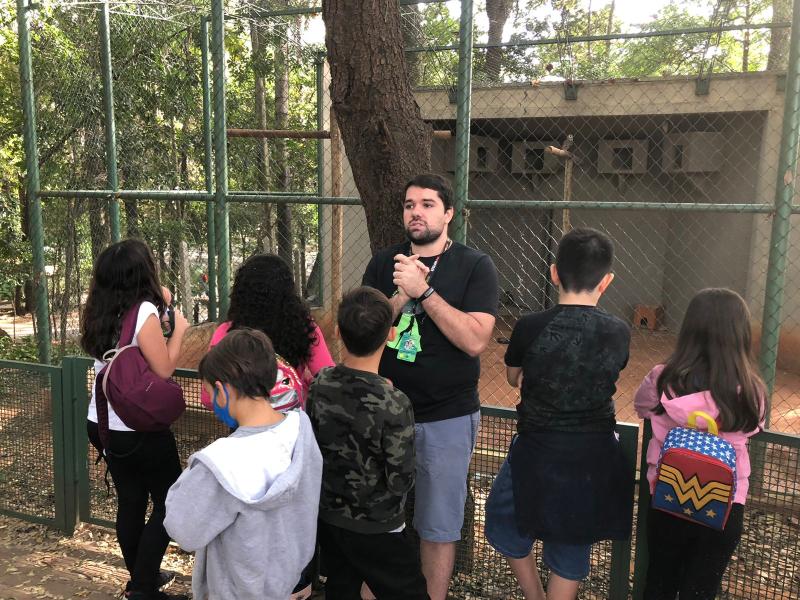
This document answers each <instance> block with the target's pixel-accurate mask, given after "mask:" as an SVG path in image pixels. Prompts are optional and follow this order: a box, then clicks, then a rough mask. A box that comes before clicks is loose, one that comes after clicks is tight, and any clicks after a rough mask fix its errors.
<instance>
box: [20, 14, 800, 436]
mask: <svg viewBox="0 0 800 600" xmlns="http://www.w3.org/2000/svg"><path fill="white" fill-rule="evenodd" d="M779 4H780V3H779ZM781 6H782V5H781ZM781 6H776V9H775V11H774V14H773V13H772V12H770V10H766V9H763V7H761V5H759V6H755V5H753V6H751V5H750V3H746V6H745V5H743V4H742V3H736V2H727V1H721V2H717V3H707V2H701V1H699V0H697V1H695V0H685V1H684V2H679V3H663V6H662V4H660V3H655V4H654V5H653V6H652V7H650V8H649V9H648V10H647V11H642V10H639V9H630V11H628V12H624V11H621V10H620V9H618V8H617V9H616V10H615V5H614V3H598V2H595V3H593V4H591V3H585V2H577V3H574V2H573V3H570V2H561V1H559V0H552V1H544V0H543V1H531V2H522V1H520V2H511V1H508V0H488V1H487V2H484V3H478V4H476V5H475V6H474V7H473V6H472V3H471V2H463V3H456V2H446V3H445V2H428V3H409V2H401V6H400V10H401V27H402V33H403V40H404V43H405V44H406V48H407V52H406V62H407V68H408V71H409V78H410V81H411V83H412V86H413V87H414V89H415V97H416V101H417V103H418V105H419V107H420V111H421V116H422V118H423V119H425V120H426V121H427V122H428V123H430V125H431V128H432V130H433V131H434V135H433V138H432V141H431V149H432V156H431V168H432V170H434V171H438V172H442V173H445V174H449V175H451V176H453V177H454V179H455V180H456V181H457V182H460V183H462V184H465V185H462V187H465V186H467V187H468V195H467V196H466V197H462V198H457V202H458V203H459V204H458V208H459V212H460V211H463V212H464V216H465V223H466V225H465V228H464V234H465V239H466V241H467V243H468V244H470V245H473V246H475V247H478V248H480V249H481V250H483V251H485V252H487V253H488V254H490V255H491V256H492V258H493V259H494V261H495V263H496V265H497V267H498V270H499V273H500V280H501V307H500V310H501V314H500V318H499V319H498V325H497V330H496V332H495V335H494V336H493V342H492V344H491V347H490V348H489V350H488V351H487V353H486V354H485V355H484V357H483V374H482V378H481V387H482V389H481V392H482V398H483V401H484V402H485V403H487V404H491V405H497V406H512V405H513V404H514V402H515V398H514V397H513V395H512V394H511V392H510V390H509V389H508V388H507V387H506V386H505V383H504V377H503V363H502V355H503V352H504V348H505V342H506V341H507V339H508V336H509V333H510V331H511V328H512V327H513V324H514V322H515V321H516V320H517V319H518V318H519V316H520V315H521V314H522V313H524V312H526V311H530V310H539V309H542V308H545V307H547V306H549V305H551V304H552V303H553V302H555V301H556V296H555V291H554V289H553V287H552V285H551V284H550V283H549V281H548V275H547V267H548V265H549V263H550V262H551V261H552V253H553V250H554V247H555V245H556V244H557V241H558V239H559V237H560V236H561V234H562V233H563V231H564V229H565V228H568V227H570V226H575V225H590V226H594V227H598V228H600V229H602V230H605V231H607V232H608V233H609V234H610V235H611V236H612V238H613V239H614V240H615V242H616V244H617V254H618V260H617V264H616V267H615V270H616V275H617V278H616V280H615V282H614V283H613V285H612V286H611V288H610V290H609V292H608V294H607V295H606V297H605V298H604V299H603V306H604V308H606V309H607V310H609V311H610V312H613V313H614V314H616V315H618V316H620V317H622V318H624V319H625V320H627V321H629V322H630V323H631V324H632V325H633V327H634V329H635V331H634V336H633V346H632V353H631V362H630V365H629V367H628V368H627V369H626V371H625V372H624V374H623V376H622V380H621V382H620V385H619V388H620V389H619V394H618V412H619V416H620V417H621V418H623V419H633V413H632V411H631V407H630V399H631V390H632V389H635V386H636V385H638V382H639V381H640V379H641V377H642V376H643V374H644V373H645V372H646V371H647V370H648V369H649V368H650V367H651V366H652V365H653V364H655V363H656V362H658V361H660V360H663V358H664V357H665V356H667V355H668V354H669V352H670V350H671V348H672V345H673V342H674V337H675V334H676V331H677V327H678V325H679V323H680V321H681V318H682V315H683V311H684V309H685V307H686V305H687V303H688V300H689V299H690V298H691V296H692V295H693V294H694V293H695V292H696V291H697V290H698V289H700V288H702V287H705V286H711V285H716V286H726V287H730V288H732V289H735V290H737V291H739V292H740V293H741V294H742V295H743V296H744V297H745V298H746V299H747V301H748V303H749V304H750V306H751V309H752V312H753V316H754V321H755V322H756V329H757V334H758V335H757V339H758V340H760V339H761V338H762V335H761V321H762V319H761V317H762V314H765V311H766V312H767V313H769V314H770V315H773V316H774V315H776V314H778V313H776V312H775V310H776V308H778V309H780V308H782V309H783V310H782V312H781V313H780V314H781V320H780V322H775V321H774V320H773V321H768V322H767V325H768V327H767V329H766V330H765V331H764V333H763V339H765V340H766V344H765V346H766V351H765V352H762V364H763V365H764V366H765V367H766V375H767V378H768V380H769V382H770V384H772V385H773V386H774V394H773V396H772V411H771V423H770V424H771V426H772V427H773V428H776V429H779V430H783V431H800V421H798V420H797V417H796V416H795V413H796V412H797V405H798V404H799V403H800V400H798V395H797V389H798V386H800V363H797V361H796V360H795V359H794V356H795V354H796V352H795V351H794V350H795V348H796V347H797V346H798V343H799V342H798V341H797V339H800V338H798V335H797V331H798V327H800V313H798V307H797V306H795V302H794V298H795V297H796V294H794V293H793V292H794V288H795V287H796V286H797V285H798V282H800V271H798V269H799V268H800V260H797V253H796V252H795V250H794V249H795V248H796V245H795V244H794V243H793V237H792V241H791V242H790V243H789V245H788V250H787V252H786V254H785V257H786V260H785V263H784V264H783V265H781V264H777V263H779V262H780V261H777V262H776V257H777V256H778V254H777V253H776V252H774V251H773V256H772V258H771V255H770V250H771V249H772V248H775V247H779V246H780V244H781V243H782V242H781V237H782V238H783V239H788V235H787V234H782V233H780V226H781V223H778V225H779V227H778V229H776V230H775V231H778V235H779V237H778V238H776V237H775V236H776V233H775V231H773V221H775V220H776V219H775V218H773V217H774V215H775V214H776V213H775V211H774V208H773V207H774V202H775V199H776V197H777V195H778V193H780V192H782V191H783V190H780V189H776V182H778V181H779V177H778V171H779V170H780V167H779V164H781V160H782V156H784V155H782V154H781V153H782V151H788V152H791V151H792V149H791V148H789V149H788V150H787V148H788V146H787V144H788V143H790V142H791V132H792V122H793V119H792V117H793V116H794V114H793V113H792V112H791V111H789V112H787V113H786V114H787V115H788V116H789V118H788V120H787V119H784V108H785V107H786V106H787V105H789V106H791V102H792V101H793V100H795V99H796V93H795V92H794V91H793V90H791V89H790V90H789V93H787V92H786V82H787V77H786V75H785V74H784V72H783V70H784V69H785V68H786V65H787V64H788V54H789V52H788V50H789V32H790V28H789V25H790V24H789V23H788V22H787V21H788V20H790V19H791V17H792V14H791V11H789V12H787V11H786V10H785V8H781ZM20 7H21V8H23V9H24V11H25V14H26V16H27V22H28V32H29V37H30V46H29V47H30V56H31V58H32V72H31V73H32V78H33V82H34V87H33V89H32V90H31V91H32V95H31V98H32V99H33V100H34V102H33V104H34V106H35V109H36V116H37V117H38V121H37V129H36V133H37V134H38V144H37V148H38V156H39V161H38V162H39V164H40V169H39V173H38V175H39V182H38V188H35V193H36V195H37V197H41V198H42V203H43V209H42V214H43V219H42V222H43V225H42V228H41V230H40V232H41V240H37V235H36V227H35V221H36V218H35V217H36V206H35V203H34V204H31V203H30V201H29V202H28V207H29V208H30V209H31V210H30V211H28V213H26V214H27V216H26V219H27V220H28V223H25V224H24V225H25V227H26V228H27V229H28V230H29V231H30V232H31V235H30V238H31V242H32V244H33V247H34V248H36V245H37V241H40V243H41V248H42V251H41V260H42V265H43V271H41V272H43V273H44V277H43V278H44V279H46V281H47V284H48V288H49V297H48V301H47V309H48V310H47V313H46V316H47V323H48V327H47V328H46V332H44V331H42V328H41V327H39V331H38V337H39V339H40V341H42V340H43V341H45V342H47V344H44V345H46V346H47V348H49V347H50V340H52V343H53V354H54V356H56V357H57V356H60V355H63V354H64V353H66V352H68V351H70V350H74V348H75V347H76V344H75V338H76V335H77V333H78V331H79V320H80V314H81V305H82V301H83V300H84V299H85V293H86V289H87V287H88V279H89V275H90V272H91V265H92V262H93V258H94V257H95V256H96V255H97V253H98V252H99V251H100V249H102V248H103V247H104V246H105V245H106V244H107V243H109V241H111V240H112V239H115V237H116V236H117V235H119V236H123V237H124V236H140V237H142V238H144V239H145V240H146V241H147V242H148V243H149V244H150V245H151V247H152V248H153V249H154V252H155V254H156V256H157V258H158V260H159V263H160V267H161V272H162V278H163V279H164V283H165V284H167V285H168V286H169V287H170V288H171V289H172V290H173V294H174V296H175V298H176V299H177V302H178V305H179V307H180V308H181V309H182V310H183V311H184V312H185V313H186V314H187V316H188V317H189V318H190V321H191V322H193V323H200V322H203V321H205V320H208V319H211V320H213V319H216V318H218V317H220V316H224V314H221V311H222V312H223V313H224V309H225V306H226V303H227V293H228V289H229V287H228V286H229V281H230V276H231V275H232V273H233V272H234V271H235V269H236V267H237V266H238V265H239V264H240V263H241V261H243V260H244V259H245V258H247V257H248V256H250V255H251V254H253V253H254V252H274V253H277V254H280V255H281V256H282V257H283V258H284V259H286V260H287V262H289V263H290V264H291V266H292V269H293V272H294V273H295V279H296V282H297V286H298V289H300V290H302V291H303V293H304V295H305V296H306V297H307V298H308V299H309V301H310V302H311V304H312V305H313V306H315V307H317V311H316V313H315V314H316V316H317V318H318V319H319V321H320V323H321V324H322V325H323V330H324V331H325V333H326V334H330V333H332V327H331V326H330V324H331V321H332V319H331V308H332V307H333V306H334V305H335V302H336V298H337V297H338V295H339V294H341V293H342V291H343V290H347V289H348V288H350V287H352V286H354V285H356V284H357V283H358V282H359V281H360V277H361V274H362V272H363V268H364V266H365V265H366V263H367V261H368V259H369V256H370V246H369V241H368V239H369V236H368V233H367V227H366V221H365V218H364V210H363V208H362V207H361V206H360V200H359V196H360V194H359V191H358V189H357V188H356V186H355V183H354V179H353V177H352V174H351V172H350V170H349V165H348V162H347V158H346V156H345V154H344V148H343V147H342V145H341V143H337V142H336V141H332V140H331V139H330V136H331V117H330V114H331V102H330V96H329V93H328V86H329V82H330V78H329V71H328V65H327V63H326V62H325V51H324V37H323V36H324V25H323V24H322V20H321V16H320V12H321V10H320V9H319V8H318V7H314V6H312V5H309V4H307V3H303V2H296V3H295V2H291V1H284V2H280V3H275V2H263V3H258V2H246V1H239V2H237V1H235V0H229V1H228V2H224V3H216V2H211V3H209V2H202V1H200V0H196V1H195V0H168V1H165V2H159V3H152V2H144V1H141V2H116V1H110V2H105V3H84V2H55V3H51V4H45V5H36V6H34V7H31V6H27V5H26V3H25V2H21V4H20ZM212 9H213V10H212ZM217 9H219V12H217V13H215V12H214V10H217ZM462 10H467V11H471V13H470V14H471V15H472V17H473V18H472V23H473V25H474V32H473V33H474V35H473V42H474V46H473V50H472V53H471V55H470V53H468V52H467V53H466V54H464V53H463V52H462V53H461V54H460V53H459V43H460V41H461V40H462V38H463V36H460V33H459V19H460V17H461V16H462V15H460V14H459V13H460V11H462ZM631 11H632V12H631ZM637 11H638V12H637ZM215 15H217V16H215ZM215 19H216V20H215ZM219 23H221V24H222V25H219ZM223 36H224V46H223V45H221V40H222V39H223ZM20 39H22V38H20ZM20 49H21V53H22V54H23V56H24V54H25V51H24V50H25V49H24V44H22V42H21V44H20ZM223 60H224V61H225V65H226V66H225V68H224V69H223V67H222V61H223ZM467 60H468V61H471V64H472V83H471V86H470V87H468V88H467V87H465V85H466V84H465V83H463V80H462V83H461V84H459V75H458V73H459V65H460V64H463V63H464V61H467ZM219 73H224V77H220V76H219ZM790 75H791V73H790ZM23 87H24V86H23ZM223 99H224V102H223ZM463 102H467V103H468V104H469V106H470V126H469V135H468V136H467V135H466V132H463V131H462V132H459V131H458V129H459V127H458V123H457V107H458V103H463ZM787 103H788V104H787ZM222 132H224V135H223V134H222ZM34 141H35V140H34ZM467 143H468V144H469V160H468V162H465V163H464V164H462V165H458V164H457V156H458V153H459V152H458V151H459V148H461V149H463V148H464V147H465V145H466V144H467ZM794 150H795V151H796V148H794ZM223 184H224V185H223ZM116 190H119V191H117V192H116V194H115V195H116V197H117V198H118V200H110V198H111V197H112V196H113V195H114V194H111V192H115V191H116ZM337 199H341V200H337ZM398 218H399V210H398ZM779 219H783V217H781V216H780V215H779ZM783 220H784V221H786V222H787V223H788V224H789V225H791V223H789V220H788V219H783ZM791 230H792V228H791V227H788V228H787V229H786V231H791ZM34 254H36V252H34ZM34 258H36V256H34ZM770 260H772V262H773V263H775V264H774V265H773V267H774V268H773V269H772V270H769V268H768V267H769V265H770ZM34 264H36V260H34ZM34 272H39V271H38V270H37V269H36V268H34ZM777 284H780V285H778V286H777V288H776V287H775V285H777ZM770 286H772V287H770ZM27 291H28V292H29V294H30V295H31V296H32V295H33V288H32V287H31V286H28V289H27ZM765 298H766V299H767V302H765ZM781 301H782V302H781ZM40 320H42V319H40ZM42 322H44V321H43V320H42ZM23 330H24V328H23ZM45 333H49V334H50V335H49V338H50V340H45V339H44V337H43V336H44V334H45ZM776 347H777V352H775V348H776ZM795 363H797V364H795ZM775 366H777V370H776V373H775V375H774V376H773V375H772V373H771V370H772V368H774V367H775Z"/></svg>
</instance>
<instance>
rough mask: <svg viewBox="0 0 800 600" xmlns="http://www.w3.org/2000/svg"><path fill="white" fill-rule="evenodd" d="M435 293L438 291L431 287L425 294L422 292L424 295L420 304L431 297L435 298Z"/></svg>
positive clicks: (420, 299) (420, 298)
mask: <svg viewBox="0 0 800 600" xmlns="http://www.w3.org/2000/svg"><path fill="white" fill-rule="evenodd" d="M435 291H436V290H435V289H433V288H432V287H431V286H428V289H427V290H425V291H424V292H422V295H421V296H420V297H419V301H420V302H422V301H423V300H427V299H428V298H430V297H431V296H433V293H434V292H435Z"/></svg>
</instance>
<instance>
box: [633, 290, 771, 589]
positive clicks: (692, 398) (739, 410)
mask: <svg viewBox="0 0 800 600" xmlns="http://www.w3.org/2000/svg"><path fill="white" fill-rule="evenodd" d="M764 393H765V387H764V383H763V381H762V380H761V377H760V376H759V375H758V369H757V367H756V365H755V361H754V360H753V357H752V333H751V327H750V312H749V311H748V309H747V305H746V304H745V302H744V300H743V299H742V297H741V296H739V294H737V293H736V292H733V291H731V290H727V289H719V288H708V289H705V290H702V291H700V292H699V293H698V294H697V295H696V296H695V297H694V298H692V300H691V302H690V303H689V307H688V308H687V309H686V315H685V316H684V319H683V323H682V325H681V329H680V333H679V334H678V342H677V345H676V348H675V351H674V352H673V353H672V356H670V358H669V360H667V362H666V363H665V364H660V365H656V366H655V367H654V368H653V369H652V370H651V371H650V373H648V374H647V376H646V377H645V378H644V381H642V384H641V386H639V389H638V390H637V392H636V397H635V400H634V405H635V407H636V412H637V414H638V415H639V416H640V417H641V418H643V419H650V422H651V424H652V427H653V437H652V439H651V440H650V444H649V445H648V447H647V466H648V468H647V479H648V481H649V482H650V492H651V493H652V492H653V490H654V489H655V484H656V477H657V467H658V458H659V455H660V453H661V447H662V445H663V444H664V438H665V437H666V435H667V433H669V431H670V430H671V429H672V428H674V427H685V426H686V425H687V419H688V416H689V414H690V413H691V412H693V411H702V412H705V413H707V414H708V415H710V416H711V417H713V418H714V420H715V421H716V423H717V426H718V428H719V431H720V434H719V435H720V437H721V438H723V439H725V440H727V441H728V442H730V443H731V444H732V445H733V447H734V449H735V452H736V493H735V496H734V499H733V508H732V509H731V513H730V516H729V517H728V521H727V524H726V525H725V529H724V530H723V531H717V530H715V529H711V528H708V527H704V526H702V525H699V524H697V523H692V522H689V521H684V520H682V519H679V518H677V517H674V516H672V515H670V514H667V513H665V512H662V511H659V510H653V509H650V513H649V515H648V527H647V545H648V556H649V564H648V570H647V582H646V585H645V592H644V597H645V599H646V600H656V599H658V600H661V599H663V600H667V599H668V600H675V598H676V597H677V596H678V594H680V598H692V599H696V600H702V599H706V598H707V599H709V600H713V598H715V597H716V595H717V592H718V590H719V587H720V583H721V581H722V576H723V574H724V573H725V569H726V567H727V566H728V562H729V561H730V558H731V556H732V555H733V551H734V550H735V549H736V545H737V544H738V542H739V538H740V537H741V534H742V519H743V512H744V502H745V499H746V498H747V489H748V484H749V482H748V479H749V476H750V455H749V454H748V451H747V439H748V438H749V437H750V436H752V435H754V434H755V433H757V432H758V431H759V430H760V429H761V427H762V426H763V403H764ZM700 423H702V420H701V421H700Z"/></svg>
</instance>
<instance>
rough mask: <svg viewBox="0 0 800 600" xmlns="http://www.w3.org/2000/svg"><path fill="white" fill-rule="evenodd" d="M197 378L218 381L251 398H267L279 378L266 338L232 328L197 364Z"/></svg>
mask: <svg viewBox="0 0 800 600" xmlns="http://www.w3.org/2000/svg"><path fill="white" fill-rule="evenodd" d="M197 370H198V372H199V374H200V378H201V379H203V380H205V381H207V382H209V383H211V384H214V383H215V382H217V381H221V382H222V383H226V384H228V385H230V386H232V387H233V388H235V389H236V390H237V391H238V392H239V393H240V394H243V395H245V396H250V397H263V398H269V393H270V391H271V390H272V388H273V387H275V378H276V377H277V376H278V365H277V363H276V362H275V351H274V350H273V349H272V342H270V341H269V338H268V337H267V336H266V335H265V334H264V333H262V332H261V331H258V330H256V329H248V328H242V329H234V330H233V331H230V332H228V334H227V335H226V336H225V337H224V338H222V340H220V342H219V344H217V345H216V346H214V347H213V348H211V350H209V351H208V354H206V355H205V356H204V357H203V360H201V361H200V366H199V367H198V369H197Z"/></svg>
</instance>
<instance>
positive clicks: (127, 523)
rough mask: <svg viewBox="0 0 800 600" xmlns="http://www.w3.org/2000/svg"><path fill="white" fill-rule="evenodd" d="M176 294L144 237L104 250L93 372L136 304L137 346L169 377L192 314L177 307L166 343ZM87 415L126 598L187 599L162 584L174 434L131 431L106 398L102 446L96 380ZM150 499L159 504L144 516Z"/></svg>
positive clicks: (92, 333)
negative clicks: (110, 507)
mask: <svg viewBox="0 0 800 600" xmlns="http://www.w3.org/2000/svg"><path fill="white" fill-rule="evenodd" d="M170 299H171V296H170V294H169V291H168V290H167V289H166V288H162V287H161V285H160V284H159V282H158V271H157V269H156V265H155V261H154V260H153V255H152V253H151V252H150V249H149V248H148V247H147V245H145V244H144V243H143V242H141V241H138V240H124V241H121V242H118V243H116V244H113V245H111V246H109V247H108V248H106V249H105V250H103V252H101V253H100V256H98V257H97V261H96V263H95V266H94V272H93V274H92V282H91V286H90V288H89V295H88V298H87V301H86V308H85V309H84V313H83V326H82V331H81V346H82V347H83V349H84V350H85V351H86V352H87V353H88V354H89V355H90V356H92V357H94V359H95V363H94V370H95V373H99V372H100V370H101V369H102V368H103V367H104V366H105V364H104V362H103V361H102V360H101V358H102V356H103V355H104V354H105V353H106V352H107V351H108V350H111V349H113V348H116V347H117V344H118V343H119V341H120V340H119V338H120V332H121V327H122V322H123V319H124V318H125V316H126V315H127V314H128V312H129V311H131V310H134V309H136V307H137V306H138V314H137V318H136V327H135V329H134V336H133V341H132V344H133V345H136V346H138V347H139V349H140V350H141V352H142V355H143V356H144V358H145V360H146V361H147V364H148V366H149V367H150V369H151V370H152V371H153V373H155V374H156V375H158V376H160V377H163V378H165V379H166V378H168V377H170V376H171V375H172V373H173V372H174V371H175V366H176V364H177V361H178V355H179V353H180V349H181V341H182V340H183V336H184V333H185V332H186V329H187V327H188V322H187V321H186V318H185V317H184V316H183V315H182V314H181V313H180V312H179V311H177V310H176V311H175V324H174V328H173V332H172V336H171V337H170V338H169V340H165V338H164V334H163V332H162V326H161V315H163V314H164V313H165V311H166V308H167V305H168V303H169V301H170ZM95 383H96V382H95ZM87 418H88V421H87V431H88V434H89V439H90V440H91V442H92V444H93V445H94V446H95V447H96V448H98V450H100V451H101V453H103V455H104V458H105V460H106V462H107V464H108V470H109V472H110V473H111V478H112V480H113V482H114V487H115V488H116V491H117V518H116V531H117V540H118V541H119V545H120V548H121V550H122V556H123V558H124V560H125V566H126V568H127V570H128V573H130V581H129V582H128V583H127V585H126V587H125V597H126V598H130V599H131V600H164V599H167V598H185V597H186V596H169V595H167V594H165V593H164V592H161V591H159V589H158V588H159V586H160V585H163V583H164V582H165V576H164V574H162V573H160V571H159V568H160V565H161V560H162V559H163V557H164V553H165V552H166V549H167V545H168V544H169V536H168V535H167V532H166V530H165V529H164V525H163V522H164V514H165V507H164V502H165V500H166V496H167V490H169V488H170V486H171V485H172V484H173V483H174V482H175V480H176V479H177V478H178V476H179V475H180V474H181V464H180V460H179V458H178V450H177V447H176V445H175V437H174V436H173V434H172V432H171V431H170V430H165V431H158V432H139V431H134V430H132V429H131V428H130V427H128V426H127V425H126V424H125V423H124V422H123V421H122V419H120V417H119V416H118V415H117V414H116V413H115V412H114V408H113V406H112V405H111V403H108V429H109V447H107V448H105V449H104V448H103V444H102V442H101V441H100V431H99V429H100V428H99V426H98V411H97V405H96V401H95V385H93V386H92V399H91V402H90V404H89V414H88V417H87ZM148 500H150V501H151V502H152V504H153V509H152V512H151V514H150V518H149V519H146V514H147V504H148Z"/></svg>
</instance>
